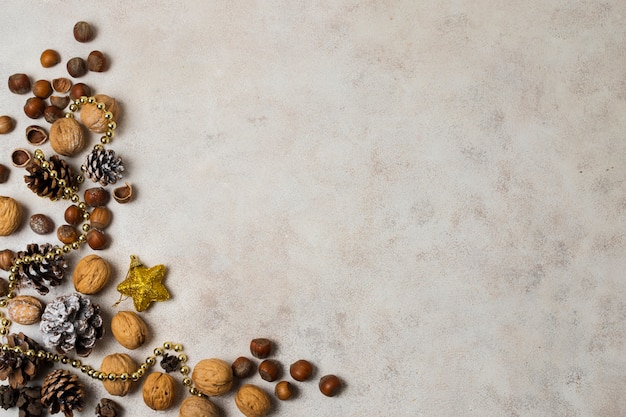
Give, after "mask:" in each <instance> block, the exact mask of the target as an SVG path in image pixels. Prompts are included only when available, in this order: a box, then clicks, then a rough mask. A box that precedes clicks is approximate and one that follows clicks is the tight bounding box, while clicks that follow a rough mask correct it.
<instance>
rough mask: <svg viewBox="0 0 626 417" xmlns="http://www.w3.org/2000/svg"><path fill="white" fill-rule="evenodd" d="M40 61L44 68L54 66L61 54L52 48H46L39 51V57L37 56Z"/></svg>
mask: <svg viewBox="0 0 626 417" xmlns="http://www.w3.org/2000/svg"><path fill="white" fill-rule="evenodd" d="M39 61H40V62H41V66H42V67H44V68H50V67H54V66H55V65H56V64H58V63H59V62H61V55H59V53H58V52H57V51H55V50H54V49H46V50H45V51H43V52H42V53H41V57H40V58H39Z"/></svg>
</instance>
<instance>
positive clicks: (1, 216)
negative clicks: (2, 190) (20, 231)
mask: <svg viewBox="0 0 626 417" xmlns="http://www.w3.org/2000/svg"><path fill="white" fill-rule="evenodd" d="M21 220H22V205H21V204H20V203H18V202H17V200H15V199H14V198H12V197H5V196H0V236H8V235H10V234H11V233H13V232H15V231H16V230H17V228H18V227H19V226H20V222H21Z"/></svg>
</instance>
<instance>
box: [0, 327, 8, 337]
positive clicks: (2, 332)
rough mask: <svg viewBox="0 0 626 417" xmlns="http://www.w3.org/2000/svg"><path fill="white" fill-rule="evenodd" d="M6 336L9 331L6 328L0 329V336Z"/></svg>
mask: <svg viewBox="0 0 626 417" xmlns="http://www.w3.org/2000/svg"><path fill="white" fill-rule="evenodd" d="M7 334H9V329H7V328H6V327H2V328H0V335H2V336H6V335H7Z"/></svg>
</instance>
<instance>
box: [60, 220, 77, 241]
mask: <svg viewBox="0 0 626 417" xmlns="http://www.w3.org/2000/svg"><path fill="white" fill-rule="evenodd" d="M57 238H59V240H60V241H61V242H63V243H65V244H66V245H69V244H72V243H74V242H76V240H78V231H77V230H76V229H75V228H74V227H73V226H70V225H69V224H63V225H61V226H59V228H58V229H57Z"/></svg>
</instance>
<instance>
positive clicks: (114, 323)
mask: <svg viewBox="0 0 626 417" xmlns="http://www.w3.org/2000/svg"><path fill="white" fill-rule="evenodd" d="M111 333H113V337H114V338H115V340H117V341H118V342H119V344H120V345H122V346H124V347H125V348H126V349H137V348H138V347H140V346H141V345H143V343H144V342H145V341H146V338H147V337H148V326H146V323H145V322H144V321H143V319H142V318H141V317H139V315H138V314H137V313H135V312H134V311H120V312H118V313H117V314H115V316H113V318H112V319H111Z"/></svg>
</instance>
